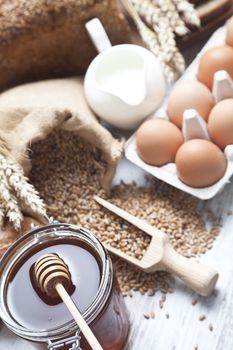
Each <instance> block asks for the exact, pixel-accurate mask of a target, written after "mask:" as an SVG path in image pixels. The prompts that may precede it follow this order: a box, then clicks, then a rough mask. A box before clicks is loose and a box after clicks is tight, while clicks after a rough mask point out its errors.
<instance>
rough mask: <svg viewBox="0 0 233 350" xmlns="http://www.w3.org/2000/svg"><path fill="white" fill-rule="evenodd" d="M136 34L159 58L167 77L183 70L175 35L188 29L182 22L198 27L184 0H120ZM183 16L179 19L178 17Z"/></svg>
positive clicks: (195, 14) (172, 76) (191, 6)
mask: <svg viewBox="0 0 233 350" xmlns="http://www.w3.org/2000/svg"><path fill="white" fill-rule="evenodd" d="M122 3H123V4H124V6H125V7H126V9H127V11H128V12H129V14H130V15H131V17H132V18H133V20H134V22H135V24H136V26H137V28H138V31H139V34H140V36H141V38H142V40H143V41H144V43H145V44H146V45H147V46H148V48H149V49H150V50H151V51H152V52H153V53H154V54H155V55H156V56H157V58H158V59H159V61H160V63H161V65H162V68H163V70H164V73H165V75H166V76H167V78H168V80H170V81H174V80H175V79H177V78H178V77H179V75H180V74H182V73H183V71H184V69H185V61H184V58H183V56H182V55H181V53H180V52H179V50H178V48H177V45H176V41H175V34H177V35H180V36H182V35H185V34H187V33H188V32H189V29H188V28H187V26H186V24H185V22H186V23H188V24H191V25H195V26H199V25H200V20H199V18H198V16H197V13H196V11H195V9H194V6H193V5H191V4H189V2H188V1H186V0H122ZM182 17H183V18H182Z"/></svg>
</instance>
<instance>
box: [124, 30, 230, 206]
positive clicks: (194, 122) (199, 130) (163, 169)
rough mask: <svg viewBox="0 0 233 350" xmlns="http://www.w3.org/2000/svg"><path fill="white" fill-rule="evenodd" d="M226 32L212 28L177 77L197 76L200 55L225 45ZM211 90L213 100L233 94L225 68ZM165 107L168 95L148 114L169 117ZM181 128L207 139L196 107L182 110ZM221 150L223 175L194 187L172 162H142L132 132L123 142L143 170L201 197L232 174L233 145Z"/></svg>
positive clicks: (210, 195) (187, 134) (130, 157)
mask: <svg viewBox="0 0 233 350" xmlns="http://www.w3.org/2000/svg"><path fill="white" fill-rule="evenodd" d="M225 36H226V27H225V26H224V27H221V28H219V29H218V30H217V31H216V32H214V34H213V35H212V36H211V38H210V39H209V41H208V42H207V43H206V45H205V46H204V47H203V48H202V50H201V51H200V52H199V54H198V55H197V57H196V58H195V59H194V61H193V62H192V63H191V64H190V66H189V67H188V68H187V69H186V71H185V72H184V74H183V76H182V77H181V78H180V79H179V81H183V80H196V73H197V68H198V64H199V60H200V57H201V56H202V55H203V54H204V52H206V51H207V50H208V49H210V48H212V47H215V46H219V45H224V44H225ZM212 93H213V96H214V99H215V102H216V103H217V102H219V101H220V100H223V99H225V98H231V97H232V98H233V82H232V79H231V78H230V77H229V75H228V74H227V72H225V71H219V72H216V73H215V76H214V84H213V90H212ZM166 107H167V98H166V100H165V102H164V103H163V105H162V107H161V108H160V109H159V110H157V111H156V112H155V113H154V114H153V115H152V116H150V117H149V118H167V119H168V116H167V114H166V109H167V108H166ZM182 132H183V135H184V139H185V140H188V139H192V138H202V139H209V135H208V131H207V125H206V123H205V122H204V120H203V119H202V118H201V117H200V116H199V115H198V113H197V112H196V111H195V110H186V111H185V112H184V124H183V130H182ZM224 153H225V155H226V158H227V160H228V164H227V169H226V172H225V174H224V176H223V177H222V178H221V179H220V180H219V181H218V182H216V183H215V184H214V185H212V186H209V187H203V188H194V187H191V186H188V185H186V184H184V183H183V182H182V181H181V180H180V179H179V178H178V176H177V172H176V165H175V163H168V164H165V165H163V166H160V167H157V166H152V165H149V164H147V163H145V162H144V161H143V160H142V159H141V158H140V157H139V156H138V154H137V149H136V138H135V134H133V135H132V136H131V137H130V139H129V140H128V141H127V142H126V144H125V156H126V158H127V159H128V160H130V161H131V162H132V163H134V164H136V165H137V166H139V167H140V168H142V169H144V170H145V171H146V172H148V173H150V174H151V175H153V176H155V177H156V178H158V179H160V180H162V181H164V182H166V183H168V184H169V185H172V186H174V187H176V188H178V189H180V190H182V191H184V192H186V193H189V194H191V195H193V196H195V197H197V198H200V199H202V200H207V199H210V198H213V197H214V196H215V195H216V194H217V193H219V192H221V191H222V190H223V188H224V186H225V185H226V184H227V183H229V182H230V178H231V176H232V175H233V145H229V146H227V147H226V148H225V150H224Z"/></svg>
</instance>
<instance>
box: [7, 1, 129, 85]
mask: <svg viewBox="0 0 233 350" xmlns="http://www.w3.org/2000/svg"><path fill="white" fill-rule="evenodd" d="M93 17H98V18H99V19H100V20H101V21H102V23H103V25H104V27H105V29H106V31H107V33H108V35H109V37H110V40H111V42H112V43H113V44H118V43H122V42H128V41H129V33H130V30H129V27H128V25H127V21H126V19H125V18H124V15H123V14H122V12H121V10H120V7H119V4H118V1H117V0H56V1H52V0H24V1H22V0H1V1H0V90H3V89H6V88H8V87H9V86H12V85H14V84H18V83H22V82H25V81H30V80H37V79H43V78H51V77H62V76H68V75H77V74H79V73H83V72H84V71H85V69H86V68H87V66H88V64H89V63H90V61H91V60H92V58H93V57H94V56H95V55H96V51H95V48H94V46H93V44H92V42H91V40H90V38H89V37H88V34H87V32H86V30H85V26H84V24H85V22H87V21H88V20H90V19H91V18H93Z"/></svg>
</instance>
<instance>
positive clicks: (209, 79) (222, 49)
mask: <svg viewBox="0 0 233 350" xmlns="http://www.w3.org/2000/svg"><path fill="white" fill-rule="evenodd" d="M219 70H226V71H227V72H228V73H229V75H230V76H231V77H232V78H233V48H232V47H230V46H227V45H225V46H216V47H213V48H212V49H209V50H208V51H206V53H204V55H203V56H202V57H201V59H200V61H199V66H198V73H197V78H198V80H199V81H200V82H202V83H203V84H205V85H206V86H207V87H208V88H209V89H210V90H211V89H212V86H213V77H214V73H215V72H217V71H219Z"/></svg>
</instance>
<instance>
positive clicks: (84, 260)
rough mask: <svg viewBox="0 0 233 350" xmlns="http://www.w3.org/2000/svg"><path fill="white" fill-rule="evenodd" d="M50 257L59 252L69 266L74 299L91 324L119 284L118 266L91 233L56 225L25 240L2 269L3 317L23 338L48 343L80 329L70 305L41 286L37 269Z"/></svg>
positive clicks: (0, 308)
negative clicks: (38, 263)
mask: <svg viewBox="0 0 233 350" xmlns="http://www.w3.org/2000/svg"><path fill="white" fill-rule="evenodd" d="M47 253H55V254H58V255H59V256H60V257H61V258H62V259H63V260H64V261H65V263H66V264H67V266H68V267H69V271H70V273H71V279H72V283H73V285H74V289H73V290H72V295H71V297H72V299H73V301H74V302H75V303H76V305H77V307H78V308H79V310H80V312H81V313H82V314H83V317H84V318H85V319H86V321H87V322H88V323H89V324H90V323H91V322H92V321H93V320H94V319H95V318H96V317H97V316H98V315H99V314H100V312H101V311H102V309H103V307H104V306H105V304H106V302H107V300H108V296H109V294H110V291H111V288H112V283H113V272H112V263H111V259H110V258H109V256H108V254H107V253H106V251H105V249H104V247H103V246H102V244H101V243H100V242H99V240H98V239H97V238H96V237H95V236H94V235H93V234H92V233H91V232H89V231H88V230H86V229H84V228H82V227H80V226H76V225H69V224H60V223H57V224H50V225H47V226H44V227H40V228H36V229H34V230H32V231H31V232H29V233H28V234H27V235H25V236H23V237H21V238H19V239H18V240H17V241H16V242H15V243H14V244H13V245H12V246H11V247H10V248H9V249H8V251H7V252H6V253H5V255H4V256H3V258H2V260H1V266H0V317H1V318H2V319H3V321H4V322H5V323H6V325H7V326H8V327H9V328H10V329H11V330H12V331H13V332H14V333H16V334H17V335H19V336H21V337H23V338H26V339H29V340H34V341H39V342H46V341H48V340H55V339H60V338H61V337H66V336H70V335H71V334H73V333H74V332H75V331H76V330H77V328H78V327H77V325H76V323H75V322H74V321H73V320H72V317H71V315H70V314H69V312H68V310H67V309H66V306H65V305H64V304H63V303H62V302H60V300H59V299H58V300H57V301H55V303H53V302H52V303H51V300H47V299H46V298H45V299H44V298H43V296H41V295H40V291H39V290H38V289H37V288H36V287H35V284H34V280H33V273H32V270H33V266H34V264H35V262H36V261H37V260H38V258H40V257H41V256H43V255H45V254H47Z"/></svg>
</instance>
